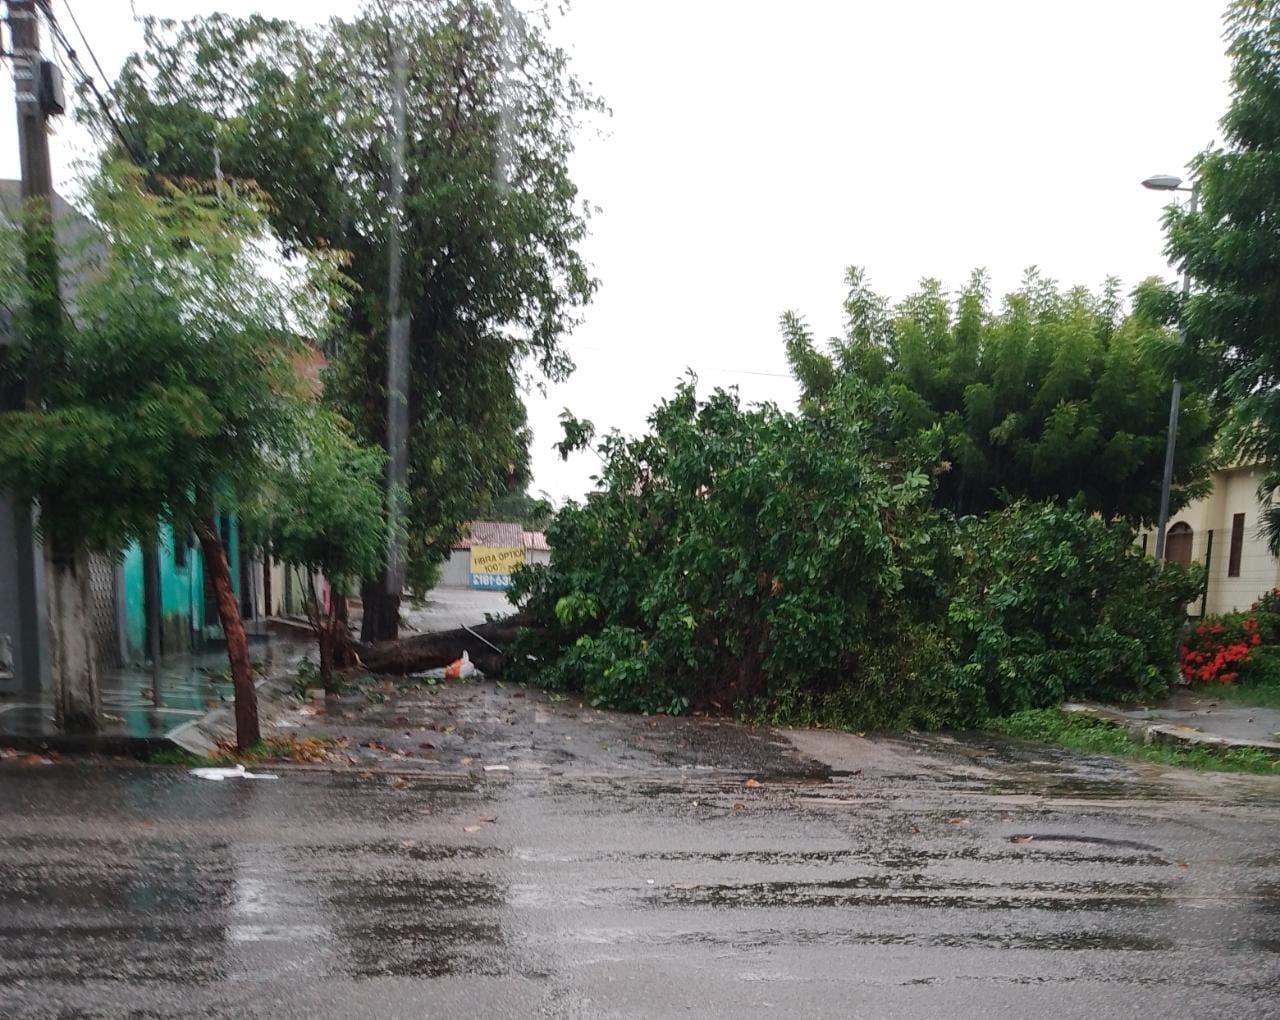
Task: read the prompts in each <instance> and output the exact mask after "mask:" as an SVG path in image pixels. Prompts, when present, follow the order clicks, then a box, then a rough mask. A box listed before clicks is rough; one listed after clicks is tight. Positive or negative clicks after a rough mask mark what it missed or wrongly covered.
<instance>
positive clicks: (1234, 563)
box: [1227, 514, 1244, 577]
mask: <svg viewBox="0 0 1280 1020" xmlns="http://www.w3.org/2000/svg"><path fill="white" fill-rule="evenodd" d="M1243 552H1244V514H1236V515H1235V516H1234V517H1232V518H1231V553H1230V555H1229V556H1228V557H1227V576H1228V577H1239V576H1240V556H1241V554H1242V553H1243Z"/></svg>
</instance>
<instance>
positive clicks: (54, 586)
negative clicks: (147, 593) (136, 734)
mask: <svg viewBox="0 0 1280 1020" xmlns="http://www.w3.org/2000/svg"><path fill="white" fill-rule="evenodd" d="M45 548H46V553H45V555H46V562H47V564H48V566H49V568H50V569H49V572H48V575H47V576H48V578H49V672H50V679H51V681H52V686H53V700H54V710H55V712H56V713H57V717H58V723H59V725H61V726H62V728H63V729H64V730H65V731H67V732H68V733H90V732H93V731H95V730H97V728H98V708H99V704H98V669H97V661H96V650H95V649H94V646H93V628H92V626H91V625H90V621H89V601H90V600H89V557H88V556H87V554H86V553H85V552H84V550H82V549H77V550H74V551H71V552H68V551H59V552H53V551H51V550H50V549H49V547H48V546H46V547H45Z"/></svg>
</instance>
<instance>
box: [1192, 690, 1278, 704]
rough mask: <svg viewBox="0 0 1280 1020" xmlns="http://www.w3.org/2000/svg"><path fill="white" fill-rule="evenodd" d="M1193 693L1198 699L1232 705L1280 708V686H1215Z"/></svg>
mask: <svg viewBox="0 0 1280 1020" xmlns="http://www.w3.org/2000/svg"><path fill="white" fill-rule="evenodd" d="M1192 693H1193V694H1194V695H1195V696H1196V697H1198V698H1207V699H1208V700H1210V701H1221V702H1226V703H1229V704H1232V705H1249V706H1251V707H1254V708H1280V685H1275V684H1245V685H1244V686H1241V685H1240V684H1214V685H1212V686H1206V687H1197V688H1195V689H1194V690H1193V691H1192Z"/></svg>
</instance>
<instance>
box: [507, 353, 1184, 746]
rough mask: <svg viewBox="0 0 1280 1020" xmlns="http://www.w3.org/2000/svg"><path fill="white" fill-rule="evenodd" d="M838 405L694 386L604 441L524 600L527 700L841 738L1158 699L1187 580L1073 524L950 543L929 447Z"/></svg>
mask: <svg viewBox="0 0 1280 1020" xmlns="http://www.w3.org/2000/svg"><path fill="white" fill-rule="evenodd" d="M835 385H836V388H837V389H836V392H837V394H838V398H839V399H833V400H831V401H830V403H828V404H826V405H824V407H823V408H821V409H820V410H818V411H816V412H815V411H814V410H813V409H810V411H809V413H806V414H804V415H791V414H786V413H783V412H780V411H779V410H778V409H777V408H774V407H771V406H764V407H759V408H751V409H744V408H742V407H741V406H740V405H739V403H738V400H737V398H736V396H734V395H733V394H731V393H725V392H722V391H716V392H714V393H713V394H712V395H711V396H710V398H709V399H708V400H706V401H705V402H699V401H698V400H697V399H696V398H695V396H694V392H693V387H692V385H691V384H686V385H683V386H681V387H680V388H679V389H678V391H677V393H676V395H675V397H674V398H673V399H671V400H669V401H667V402H666V403H664V404H662V405H661V406H660V407H659V408H658V409H657V410H656V411H655V413H654V414H653V415H652V417H651V418H650V423H651V425H652V430H651V432H650V433H649V434H647V435H645V436H642V437H641V438H639V439H634V440H624V439H623V438H622V437H620V436H618V435H610V436H608V437H606V439H605V440H604V441H603V442H602V443H601V444H600V446H599V452H600V454H601V458H602V460H603V462H604V470H603V473H602V475H601V478H600V483H601V485H600V490H599V491H597V492H593V493H592V494H591V495H590V496H589V497H588V498H587V500H586V502H585V503H583V504H581V505H578V504H570V505H569V506H567V507H566V508H565V509H564V510H562V511H561V512H560V513H559V514H558V515H557V517H556V519H555V521H554V522H553V523H552V525H551V527H550V529H549V538H550V541H551V545H552V547H553V548H554V549H555V554H554V559H553V562H552V565H551V566H550V567H534V568H525V569H520V570H518V571H517V572H516V575H515V577H514V579H513V588H512V591H511V597H512V600H513V601H515V602H516V603H517V604H523V605H524V606H525V608H526V609H527V610H528V612H529V613H530V614H531V615H532V617H533V619H534V620H535V621H536V623H537V627H536V628H532V629H530V630H527V631H525V632H524V633H523V634H521V636H520V637H519V638H518V640H517V643H516V645H515V646H513V649H512V655H511V658H512V661H513V665H512V672H513V673H515V674H516V678H517V679H523V680H529V681H532V682H535V683H540V684H543V685H546V686H550V687H556V688H563V689H570V690H577V691H582V692H583V693H584V694H585V695H586V696H587V697H588V698H589V699H590V701H591V702H592V703H593V704H596V705H607V706H610V707H615V708H621V709H629V710H638V711H646V712H676V711H682V710H684V709H685V708H686V707H688V706H690V705H693V704H699V703H701V704H710V705H712V706H718V707H722V708H723V707H728V706H730V705H737V706H739V707H740V708H745V709H746V710H747V711H749V712H750V713H752V714H753V715H755V716H757V717H764V718H769V719H771V720H774V721H778V722H797V723H812V722H823V723H830V724H839V725H846V726H852V727H854V728H871V727H890V726H893V727H899V726H919V727H934V728H936V727H941V726H955V725H967V724H972V723H975V722H977V721H979V720H981V719H982V718H984V717H985V716H987V715H988V714H993V713H994V714H999V713H1005V712H1010V711H1015V710H1018V709H1023V708H1034V707H1042V706H1047V705H1052V704H1056V703H1057V702H1060V701H1061V700H1062V699H1063V698H1106V699H1121V700H1123V699H1128V698H1134V699H1137V698H1146V697H1150V696H1151V695H1153V694H1156V693H1160V692H1162V691H1164V690H1166V689H1167V686H1168V683H1169V682H1170V681H1171V679H1172V678H1173V675H1174V670H1173V662H1172V655H1171V651H1172V649H1173V647H1174V644H1175V640H1176V637H1177V633H1178V629H1179V627H1180V626H1181V625H1182V622H1183V620H1184V618H1185V616H1184V611H1183V606H1184V605H1185V603H1186V602H1187V601H1188V600H1189V599H1190V598H1192V597H1193V595H1194V593H1195V590H1196V588H1195V578H1194V577H1191V576H1188V574H1187V573H1185V572H1184V571H1182V570H1180V569H1177V568H1169V569H1166V570H1164V571H1161V570H1159V569H1157V567H1156V565H1155V564H1154V562H1153V561H1151V560H1150V559H1148V558H1146V557H1145V556H1143V554H1142V553H1141V552H1140V551H1139V550H1138V549H1137V548H1136V547H1135V546H1134V544H1133V533H1132V531H1131V529H1129V528H1128V527H1127V526H1124V525H1118V524H1108V523H1107V522H1105V521H1103V520H1102V519H1101V518H1099V517H1097V516H1094V515H1092V514H1090V513H1088V512H1086V511H1085V510H1084V509H1083V507H1081V506H1067V507H1062V506H1055V505H1052V504H1030V503H1017V504H1015V505H1013V506H1011V507H1009V508H1008V509H1005V510H1002V511H999V512H997V513H993V514H990V515H988V516H986V517H984V518H969V519H965V520H963V521H960V522H956V521H955V520H953V519H952V518H951V517H950V516H949V515H948V514H946V513H945V512H940V511H938V510H935V509H934V508H933V488H934V479H935V477H936V475H937V473H938V472H939V471H941V470H944V468H943V466H942V465H941V464H940V461H939V456H938V447H937V442H936V441H937V438H938V434H937V433H936V432H928V431H926V432H923V433H920V434H918V435H917V437H916V439H914V440H913V441H912V442H910V443H902V442H897V443H886V442H884V441H883V434H882V433H877V432H876V431H875V430H876V428H877V424H876V423H878V422H881V421H883V420H886V419H887V418H889V417H891V416H892V414H893V413H894V407H893V405H892V400H891V399H890V398H888V397H886V395H885V391H884V390H883V389H877V388H873V387H868V386H866V385H865V384H863V383H860V382H859V381H858V380H857V377H856V376H851V377H848V378H846V379H843V380H841V381H839V382H838V383H836V384H835ZM580 434H581V435H582V436H583V437H586V436H588V435H589V434H590V430H589V429H585V430H581V431H580Z"/></svg>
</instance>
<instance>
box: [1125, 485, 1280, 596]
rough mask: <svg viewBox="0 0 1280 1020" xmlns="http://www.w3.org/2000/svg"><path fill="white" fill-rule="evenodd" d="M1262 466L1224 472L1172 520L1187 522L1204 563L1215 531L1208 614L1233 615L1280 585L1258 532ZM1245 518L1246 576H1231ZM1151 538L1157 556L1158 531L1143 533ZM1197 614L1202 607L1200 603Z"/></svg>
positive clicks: (1279, 570)
mask: <svg viewBox="0 0 1280 1020" xmlns="http://www.w3.org/2000/svg"><path fill="white" fill-rule="evenodd" d="M1260 480H1261V471H1260V470H1259V469H1258V468H1251V467H1239V468H1229V469H1227V470H1224V471H1218V472H1215V473H1214V476H1213V492H1212V493H1210V495H1209V496H1207V497H1206V498H1204V499H1198V500H1196V501H1195V502H1193V503H1191V504H1190V505H1189V506H1187V507H1186V508H1185V509H1183V510H1182V511H1181V512H1180V513H1178V514H1177V515H1176V516H1174V517H1171V518H1170V519H1169V527H1170V528H1172V527H1173V526H1174V525H1175V524H1177V523H1178V522H1180V521H1182V522H1185V523H1186V524H1189V525H1190V526H1191V530H1192V541H1191V558H1192V560H1194V561H1195V562H1197V563H1204V561H1205V552H1206V549H1207V548H1208V545H1209V532H1210V531H1211V530H1212V532H1213V552H1212V556H1211V558H1210V559H1211V562H1210V564H1209V591H1208V596H1207V602H1208V604H1207V605H1206V606H1204V607H1203V608H1204V610H1205V611H1206V612H1208V613H1227V612H1231V611H1232V610H1235V609H1245V608H1247V607H1248V606H1249V605H1250V604H1251V603H1252V602H1253V601H1254V600H1255V599H1257V597H1258V596H1259V595H1261V594H1262V593H1263V592H1265V591H1269V590H1270V589H1272V588H1275V587H1277V586H1280V561H1277V560H1276V558H1275V557H1274V556H1272V555H1271V554H1270V553H1269V552H1268V551H1267V543H1266V539H1265V538H1264V537H1263V536H1262V533H1261V531H1260V529H1259V528H1258V495H1257V492H1258V482H1259V481H1260ZM1238 513H1242V514H1244V515H1245V516H1244V545H1243V547H1242V549H1241V554H1240V576H1239V577H1228V576H1227V568H1228V566H1229V564H1230V556H1231V521H1232V518H1233V517H1234V515H1235V514H1238ZM1144 538H1145V540H1146V550H1147V552H1148V553H1154V552H1155V543H1156V536H1155V529H1154V528H1153V529H1152V530H1151V531H1148V532H1144V533H1142V534H1140V535H1139V537H1138V541H1139V542H1141V541H1143V539H1144ZM1191 608H1192V611H1193V612H1196V611H1198V610H1199V609H1200V608H1201V607H1200V606H1199V605H1198V604H1197V605H1195V606H1193V607H1191Z"/></svg>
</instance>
